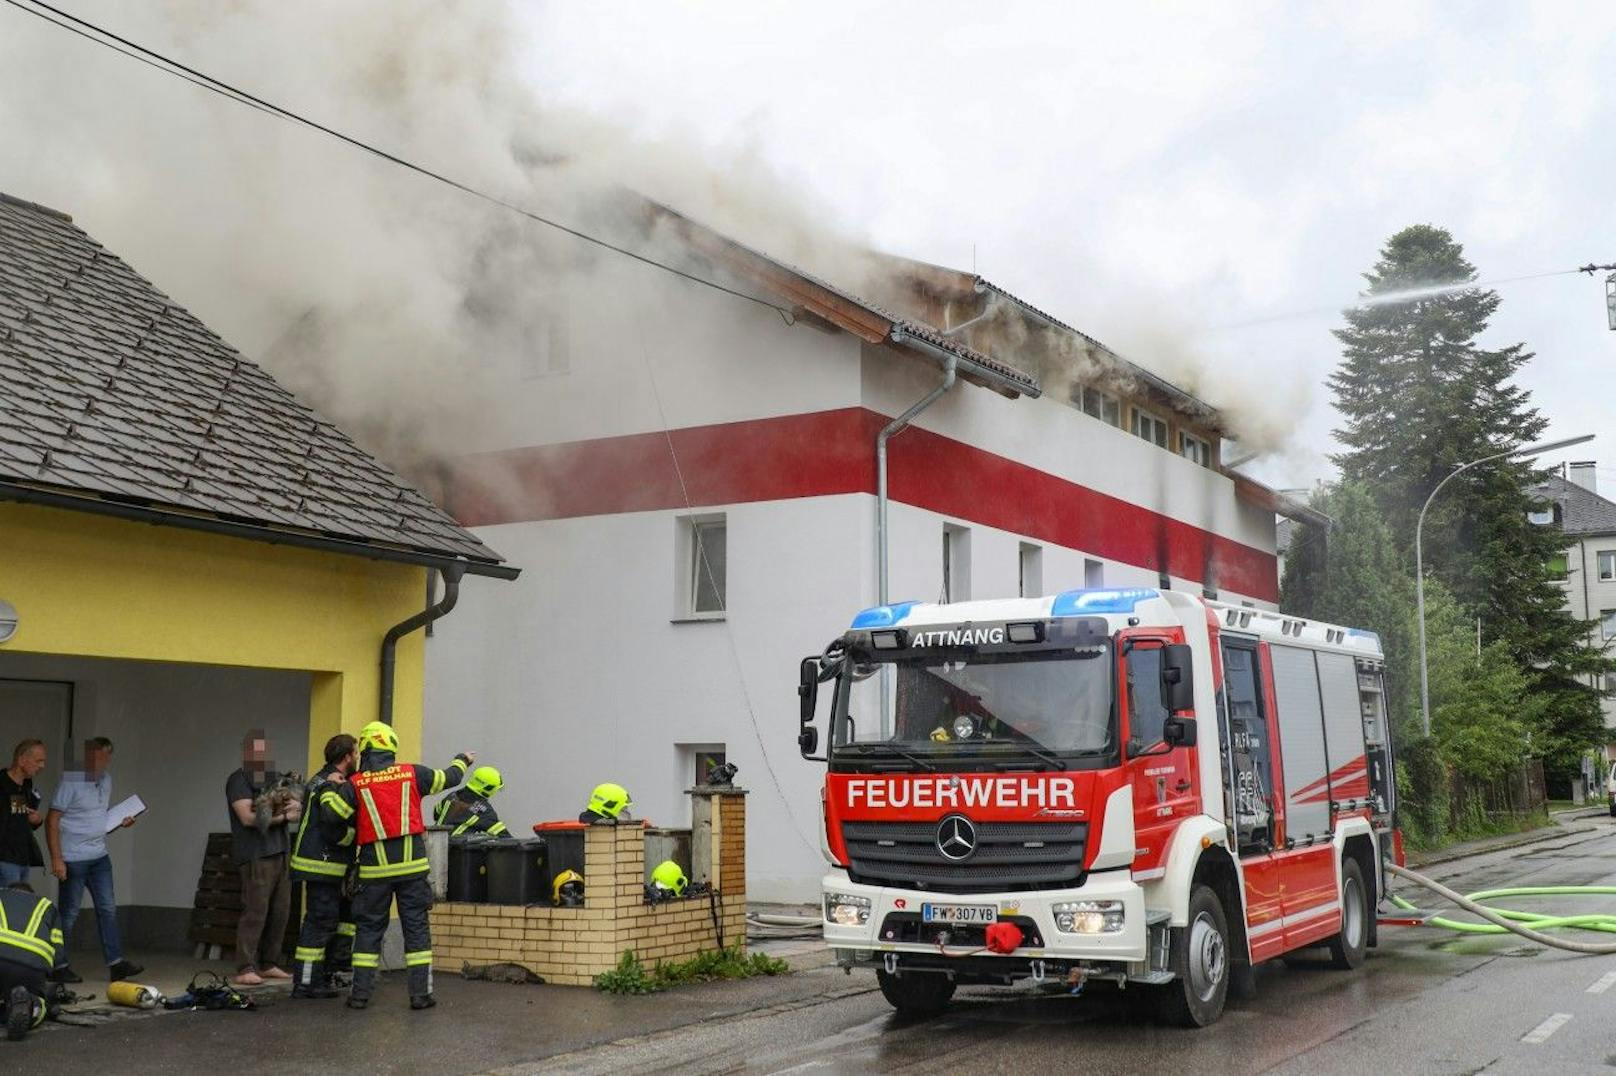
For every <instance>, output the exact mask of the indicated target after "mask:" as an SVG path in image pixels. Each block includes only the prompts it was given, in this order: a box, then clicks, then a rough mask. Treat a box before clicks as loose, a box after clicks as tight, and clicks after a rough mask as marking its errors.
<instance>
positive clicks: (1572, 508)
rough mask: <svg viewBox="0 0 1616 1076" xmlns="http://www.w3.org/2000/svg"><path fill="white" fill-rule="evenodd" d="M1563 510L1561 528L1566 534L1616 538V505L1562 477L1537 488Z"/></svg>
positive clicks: (1555, 476) (1561, 511)
mask: <svg viewBox="0 0 1616 1076" xmlns="http://www.w3.org/2000/svg"><path fill="white" fill-rule="evenodd" d="M1534 489H1535V490H1536V492H1537V493H1539V494H1540V495H1542V496H1543V497H1546V498H1548V499H1549V500H1551V501H1553V502H1555V503H1556V504H1558V505H1559V506H1560V525H1561V528H1562V529H1563V530H1564V531H1565V532H1566V533H1567V534H1616V503H1613V502H1611V501H1608V500H1606V499H1605V498H1603V497H1601V496H1600V495H1599V494H1597V493H1594V492H1593V491H1591V490H1586V489H1583V488H1582V487H1581V486H1579V485H1577V484H1576V483H1575V482H1570V481H1567V480H1566V479H1564V478H1561V477H1560V476H1559V475H1550V476H1549V477H1548V478H1546V479H1544V481H1543V482H1542V483H1541V484H1540V485H1538V486H1536V487H1534Z"/></svg>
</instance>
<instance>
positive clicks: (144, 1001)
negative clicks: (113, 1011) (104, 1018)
mask: <svg viewBox="0 0 1616 1076" xmlns="http://www.w3.org/2000/svg"><path fill="white" fill-rule="evenodd" d="M107 1000H108V1001H110V1002H112V1003H113V1004H114V1005H123V1006H126V1007H128V1008H131V1009H155V1008H157V1006H158V1005H161V1004H162V1002H163V995H162V994H160V993H158V991H157V988H156V987H151V986H142V985H140V984H139V983H131V982H127V981H125V980H119V981H118V982H115V983H108V984H107Z"/></svg>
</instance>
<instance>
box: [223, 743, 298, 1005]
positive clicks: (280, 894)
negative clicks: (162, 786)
mask: <svg viewBox="0 0 1616 1076" xmlns="http://www.w3.org/2000/svg"><path fill="white" fill-rule="evenodd" d="M270 765H271V763H270V761H269V738H268V737H267V736H265V735H264V730H263V729H253V730H252V731H251V732H249V733H247V738H246V739H245V740H243V741H242V745H241V769H239V770H237V771H236V772H235V773H232V774H231V775H230V779H229V780H228V781H226V782H225V786H224V798H225V802H226V804H227V805H228V806H229V808H230V855H231V858H232V859H234V860H235V863H236V869H237V870H238V871H239V872H240V874H241V905H242V907H241V918H240V919H239V920H238V921H237V923H236V963H237V965H238V970H237V971H236V974H235V975H234V976H232V977H231V979H230V982H231V984H232V985H233V986H262V985H264V983H265V982H269V981H274V980H280V981H285V980H289V979H291V977H292V976H291V973H289V972H286V971H283V970H281V968H280V967H279V966H278V965H277V964H276V960H278V959H279V956H280V952H281V949H282V948H283V946H284V945H285V942H286V919H287V916H288V915H289V914H290V912H291V895H292V882H291V879H290V877H288V875H287V873H286V860H287V853H288V851H289V850H290V848H291V840H290V832H291V830H290V827H289V826H288V823H290V824H291V825H293V826H295V825H296V824H297V821H298V819H299V818H301V817H302V816H303V810H302V808H303V804H302V800H301V799H299V798H296V797H295V796H293V794H292V792H291V791H290V790H289V789H288V790H286V791H285V792H279V791H272V790H274V789H275V788H276V786H277V785H278V784H279V778H280V775H279V774H277V773H275V772H273V771H272V770H271V769H270V768H269V767H270Z"/></svg>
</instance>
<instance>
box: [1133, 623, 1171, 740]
mask: <svg viewBox="0 0 1616 1076" xmlns="http://www.w3.org/2000/svg"><path fill="white" fill-rule="evenodd" d="M1161 670H1162V649H1161V647H1159V646H1136V647H1134V648H1133V649H1132V650H1130V651H1128V752H1129V753H1130V754H1137V753H1138V752H1140V751H1143V750H1144V749H1145V748H1147V747H1150V746H1151V745H1152V744H1156V743H1159V742H1161V738H1162V726H1163V725H1164V724H1165V723H1166V721H1167V707H1165V706H1163V705H1162V687H1161Z"/></svg>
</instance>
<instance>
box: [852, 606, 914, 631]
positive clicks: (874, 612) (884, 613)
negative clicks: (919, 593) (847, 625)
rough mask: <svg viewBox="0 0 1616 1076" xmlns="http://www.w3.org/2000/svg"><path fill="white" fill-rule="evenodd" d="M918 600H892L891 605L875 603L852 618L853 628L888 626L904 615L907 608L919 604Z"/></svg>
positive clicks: (907, 613) (906, 614) (906, 613)
mask: <svg viewBox="0 0 1616 1076" xmlns="http://www.w3.org/2000/svg"><path fill="white" fill-rule="evenodd" d="M919 604H920V603H919V602H893V603H892V604H891V605H877V606H875V607H873V608H870V609H866V610H864V611H863V612H862V613H860V614H859V615H858V616H856V617H854V618H853V627H855V628H890V627H891V626H892V625H894V624H896V623H898V622H899V621H900V620H902V619H903V618H904V617H906V616H908V615H909V610H911V609H913V608H914V607H915V606H917V605H919Z"/></svg>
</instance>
